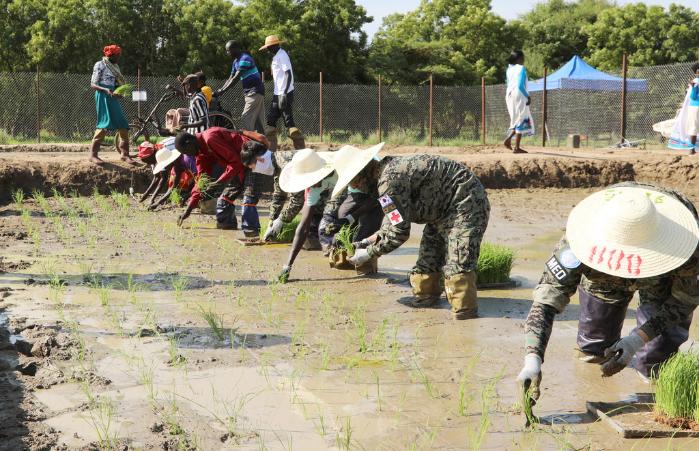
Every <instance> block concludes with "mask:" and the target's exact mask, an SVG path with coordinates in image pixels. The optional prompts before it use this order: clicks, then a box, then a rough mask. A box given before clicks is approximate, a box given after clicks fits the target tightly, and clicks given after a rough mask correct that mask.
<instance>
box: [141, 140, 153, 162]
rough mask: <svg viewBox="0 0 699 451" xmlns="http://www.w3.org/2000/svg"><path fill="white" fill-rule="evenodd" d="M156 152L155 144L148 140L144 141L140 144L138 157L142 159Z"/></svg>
mask: <svg viewBox="0 0 699 451" xmlns="http://www.w3.org/2000/svg"><path fill="white" fill-rule="evenodd" d="M154 153H155V146H153V144H151V143H150V142H148V141H143V142H142V143H141V144H139V146H138V158H140V159H141V160H142V159H144V158H148V157H151V156H153V154H154Z"/></svg>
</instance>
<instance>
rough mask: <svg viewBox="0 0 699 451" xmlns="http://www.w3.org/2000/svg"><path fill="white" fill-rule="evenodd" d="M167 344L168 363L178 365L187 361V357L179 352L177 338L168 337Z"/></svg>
mask: <svg viewBox="0 0 699 451" xmlns="http://www.w3.org/2000/svg"><path fill="white" fill-rule="evenodd" d="M167 344H168V346H167V353H168V357H169V360H168V361H167V363H168V364H170V365H172V366H180V365H183V364H185V363H187V359H186V358H185V357H184V356H183V355H182V354H180V351H179V340H178V339H177V338H175V337H168V339H167Z"/></svg>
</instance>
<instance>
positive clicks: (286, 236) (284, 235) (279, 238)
mask: <svg viewBox="0 0 699 451" xmlns="http://www.w3.org/2000/svg"><path fill="white" fill-rule="evenodd" d="M299 222H301V218H299V217H298V216H297V217H295V218H294V219H292V220H291V222H289V223H287V224H284V225H283V226H282V231H281V232H279V233H278V234H277V235H276V236H275V237H274V241H276V242H277V243H291V242H292V241H294V235H295V234H296V227H298V225H299ZM267 226H269V222H267V223H265V224H262V226H261V227H260V238H262V237H263V236H264V234H265V232H266V231H267Z"/></svg>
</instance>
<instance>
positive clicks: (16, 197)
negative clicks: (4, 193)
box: [12, 188, 24, 208]
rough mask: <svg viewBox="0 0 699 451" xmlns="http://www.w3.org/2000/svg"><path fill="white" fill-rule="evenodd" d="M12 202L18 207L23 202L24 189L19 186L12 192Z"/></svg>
mask: <svg viewBox="0 0 699 451" xmlns="http://www.w3.org/2000/svg"><path fill="white" fill-rule="evenodd" d="M12 202H14V203H15V205H16V206H17V207H18V208H19V207H21V206H22V204H23V203H24V191H22V189H21V188H19V189H17V190H15V191H13V192H12Z"/></svg>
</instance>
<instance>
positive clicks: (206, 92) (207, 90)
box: [201, 86, 214, 105]
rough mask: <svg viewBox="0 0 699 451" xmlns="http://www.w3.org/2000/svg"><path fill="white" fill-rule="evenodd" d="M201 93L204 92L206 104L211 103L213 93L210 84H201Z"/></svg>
mask: <svg viewBox="0 0 699 451" xmlns="http://www.w3.org/2000/svg"><path fill="white" fill-rule="evenodd" d="M201 93H202V94H204V98H205V99H206V103H207V105H211V97H213V95H214V91H212V90H211V87H210V86H202V87H201Z"/></svg>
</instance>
